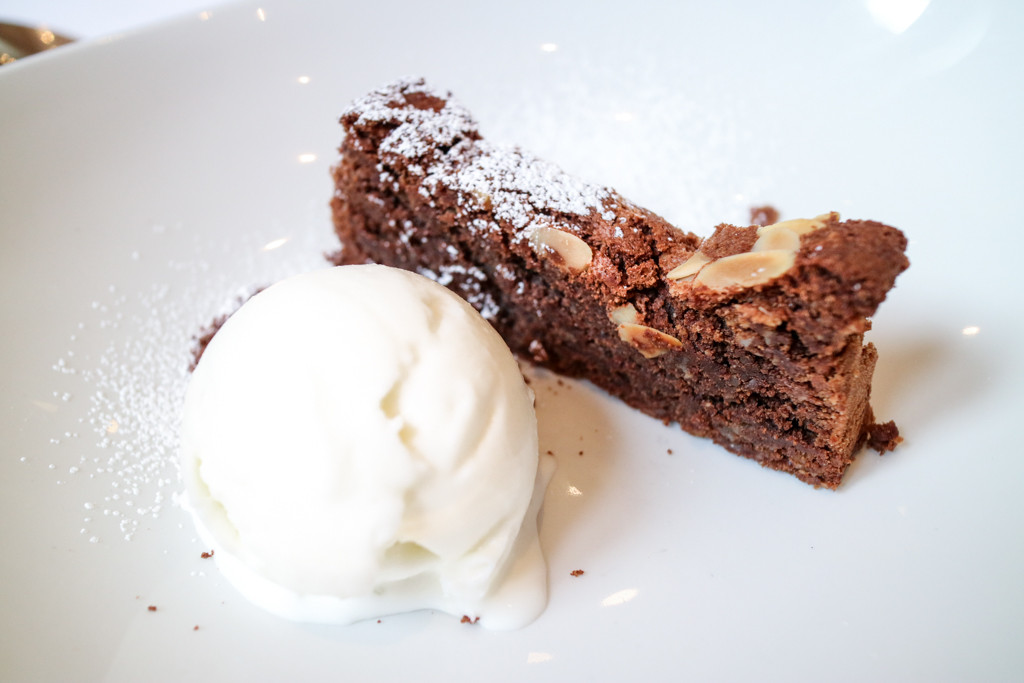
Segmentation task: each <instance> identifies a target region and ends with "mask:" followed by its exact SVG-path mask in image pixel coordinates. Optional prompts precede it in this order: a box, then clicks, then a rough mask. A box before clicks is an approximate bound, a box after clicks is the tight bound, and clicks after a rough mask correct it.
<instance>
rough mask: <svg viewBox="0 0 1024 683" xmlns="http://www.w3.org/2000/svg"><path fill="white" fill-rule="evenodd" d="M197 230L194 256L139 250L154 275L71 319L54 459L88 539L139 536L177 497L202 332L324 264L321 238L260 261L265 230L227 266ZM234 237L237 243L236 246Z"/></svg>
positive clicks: (176, 232) (173, 234)
mask: <svg viewBox="0 0 1024 683" xmlns="http://www.w3.org/2000/svg"><path fill="white" fill-rule="evenodd" d="M165 233H168V234H167V235H166V237H167V238H169V239H171V240H174V241H175V242H179V243H180V242H181V241H183V238H186V235H187V234H188V233H187V232H185V231H184V230H183V228H182V226H180V225H175V226H171V227H170V228H168V227H166V226H163V225H157V226H153V228H152V230H151V234H152V235H155V236H158V237H157V238H156V239H157V240H160V239H163V238H162V236H163V235H164V234H165ZM277 237H279V235H278V236H277ZM194 239H195V240H196V243H195V247H196V256H195V257H194V258H186V259H174V260H161V259H160V258H159V257H157V258H154V259H151V260H150V259H147V257H146V256H144V255H143V254H146V253H147V252H146V251H145V250H143V252H142V254H140V252H139V250H134V251H131V252H130V254H131V260H132V261H147V260H150V262H149V263H147V264H146V266H147V268H148V273H149V275H148V277H149V278H150V281H151V282H152V284H150V285H148V286H145V285H144V286H142V287H138V286H134V287H127V286H122V285H120V284H112V285H110V286H109V288H108V290H107V296H105V297H103V298H100V299H96V300H94V301H92V302H90V303H89V305H88V307H87V308H86V310H84V311H82V314H81V317H80V319H79V320H78V321H77V322H76V323H72V331H71V332H70V334H69V335H68V341H67V350H66V351H65V352H64V353H63V354H62V355H61V356H60V357H59V358H57V359H56V360H55V361H54V362H53V364H52V369H53V371H54V372H56V373H57V374H58V376H59V377H58V378H57V379H56V385H57V388H56V389H55V390H54V391H52V395H53V397H54V399H56V400H57V401H59V402H60V403H61V404H67V406H66V409H67V410H68V411H71V415H73V417H72V418H71V419H72V420H73V421H68V423H67V424H74V425H75V426H74V427H71V428H70V429H68V427H67V426H66V425H64V426H62V427H61V431H60V432H59V433H58V434H55V435H54V436H53V437H51V438H50V444H51V446H52V447H53V450H52V451H51V452H50V453H49V455H48V458H47V462H46V463H45V464H46V466H47V469H48V470H50V471H52V472H53V473H54V476H55V477H56V479H55V483H57V484H59V485H66V486H68V487H69V491H68V492H69V493H70V492H71V489H76V490H81V493H82V497H83V499H82V500H81V503H80V508H79V509H80V510H81V511H82V519H81V526H80V528H79V529H78V531H79V535H80V536H81V537H82V539H83V540H84V541H86V542H88V543H93V544H95V543H101V542H103V541H105V540H109V539H112V538H113V539H116V538H122V539H124V540H130V539H131V538H132V537H133V536H134V535H135V534H136V533H137V532H138V531H139V530H140V529H141V528H142V527H143V526H145V523H146V520H147V519H152V518H155V517H157V516H159V514H160V512H161V511H162V510H163V509H164V508H165V507H166V506H168V505H169V504H171V503H172V502H173V501H174V499H175V496H176V494H177V491H178V489H179V476H178V466H177V448H178V420H179V415H180V412H181V406H182V403H183V401H184V395H185V390H186V388H187V386H188V381H189V378H190V373H189V372H188V367H189V362H190V359H191V351H192V345H193V335H195V334H197V333H198V332H199V331H200V330H201V329H202V328H203V327H205V326H206V325H207V324H209V323H210V321H211V320H212V319H213V318H214V317H216V316H217V315H218V314H222V313H225V312H230V311H231V310H232V309H233V308H234V307H235V306H237V304H238V303H240V301H241V300H242V299H244V298H245V297H246V296H248V295H249V294H251V293H252V291H253V290H254V289H255V288H256V287H257V286H259V285H265V284H269V283H271V282H273V281H275V280H277V279H280V278H281V277H284V276H286V275H288V274H291V273H293V272H299V271H301V270H308V269H310V268H312V267H317V266H322V265H323V263H322V261H321V260H320V258H321V253H322V251H321V250H320V249H317V248H315V247H313V246H312V245H311V244H307V245H305V246H301V247H300V248H299V249H296V250H295V252H296V253H295V254H294V255H293V256H290V257H289V256H288V255H282V256H278V255H277V254H276V253H275V260H274V263H273V264H271V263H269V261H268V259H267V258H266V257H261V258H253V256H254V255H256V254H259V253H261V251H262V249H261V248H260V245H264V244H267V243H269V242H270V241H271V240H269V239H267V240H260V239H259V238H258V237H256V238H255V241H256V245H257V246H256V247H255V248H253V249H252V250H251V252H250V253H251V254H252V255H253V256H248V257H247V256H246V255H245V254H240V255H239V256H238V257H237V261H239V262H240V263H239V264H237V265H240V266H241V267H240V268H237V269H236V270H237V271H238V272H233V273H227V272H216V271H217V269H216V268H212V267H211V265H210V263H209V262H208V261H207V260H206V258H205V256H206V255H209V254H211V252H216V251H217V248H216V245H210V244H208V243H206V242H205V239H201V238H200V237H199V236H198V235H197V234H194ZM299 241H301V242H311V240H309V239H303V240H299ZM157 243H159V242H157ZM232 246H234V247H237V245H226V249H231V247H232ZM211 247H212V248H211ZM222 251H223V250H222ZM285 251H287V250H285ZM236 253H237V252H236ZM268 266H270V267H268ZM172 283H173V284H172ZM23 462H26V463H27V465H31V464H32V462H33V460H32V459H26V458H23ZM76 485H77V486H76Z"/></svg>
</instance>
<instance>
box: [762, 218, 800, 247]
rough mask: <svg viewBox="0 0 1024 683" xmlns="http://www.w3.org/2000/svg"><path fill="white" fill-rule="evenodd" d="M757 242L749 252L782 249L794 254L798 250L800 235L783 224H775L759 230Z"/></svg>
mask: <svg viewBox="0 0 1024 683" xmlns="http://www.w3.org/2000/svg"><path fill="white" fill-rule="evenodd" d="M757 235H758V237H757V241H756V242H754V246H753V248H752V249H751V251H773V250H776V249H783V250H785V251H792V252H796V251H798V250H799V249H800V235H799V234H798V233H796V232H794V231H793V230H790V229H789V227H788V226H787V225H786V224H785V223H776V224H775V225H768V226H765V227H764V228H760V229H758V231H757Z"/></svg>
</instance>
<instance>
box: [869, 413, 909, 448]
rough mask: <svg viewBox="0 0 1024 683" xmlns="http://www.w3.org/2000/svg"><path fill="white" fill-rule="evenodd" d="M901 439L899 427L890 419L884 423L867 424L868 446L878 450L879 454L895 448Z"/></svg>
mask: <svg viewBox="0 0 1024 683" xmlns="http://www.w3.org/2000/svg"><path fill="white" fill-rule="evenodd" d="M902 441H903V437H902V436H900V430H899V427H897V426H896V423H895V422H893V421H892V420H889V421H888V422H886V423H884V424H872V425H868V446H870V447H871V448H873V449H875V450H876V451H878V454H879V455H884V454H885V453H887V452H888V451H891V450H895V448H896V446H898V445H900V443H902Z"/></svg>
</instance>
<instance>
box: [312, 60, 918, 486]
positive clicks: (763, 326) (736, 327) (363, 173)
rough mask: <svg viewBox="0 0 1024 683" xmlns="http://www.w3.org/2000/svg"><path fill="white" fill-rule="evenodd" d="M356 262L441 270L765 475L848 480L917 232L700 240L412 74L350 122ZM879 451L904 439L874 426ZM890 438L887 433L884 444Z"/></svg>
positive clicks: (343, 217)
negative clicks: (890, 301)
mask: <svg viewBox="0 0 1024 683" xmlns="http://www.w3.org/2000/svg"><path fill="white" fill-rule="evenodd" d="M341 123H342V125H343V126H344V129H345V137H344V141H343V143H342V146H341V150H340V151H341V160H340V162H339V164H338V165H337V166H336V167H335V168H334V171H333V173H334V180H335V183H336V191H335V194H334V197H333V199H332V202H331V204H332V210H333V216H334V226H335V230H336V232H337V235H338V237H339V238H340V240H341V245H342V248H341V250H340V251H339V252H338V254H337V255H336V256H335V257H334V258H335V261H336V262H337V263H339V264H343V263H362V262H367V261H373V262H377V263H385V264H388V265H392V266H398V267H401V268H406V269H409V270H414V271H417V272H420V273H422V274H425V275H427V276H429V277H432V278H434V279H436V280H438V281H439V282H441V283H442V284H444V285H447V286H448V287H450V288H451V289H453V290H454V291H456V292H458V293H459V294H461V295H462V296H463V297H465V298H466V299H467V300H469V301H470V302H471V303H472V304H473V305H474V306H475V307H476V308H477V309H478V310H479V311H480V313H481V314H482V315H483V316H484V317H485V318H486V319H488V320H489V321H490V322H491V323H492V324H493V325H494V326H495V328H497V330H498V331H499V332H500V333H501V334H502V336H503V337H504V338H505V340H506V341H507V342H508V344H509V346H510V347H511V348H512V349H513V350H514V351H516V352H518V353H519V354H522V355H526V356H528V357H529V358H531V359H533V360H534V361H535V362H536V363H539V364H541V365H544V366H547V367H549V368H551V369H553V370H555V371H557V372H560V373H564V374H566V375H571V376H576V377H584V378H587V379H589V380H590V381H591V382H593V383H594V384H596V385H598V386H600V387H603V388H604V389H605V390H607V391H608V392H610V393H611V394H613V395H615V396H618V397H619V398H621V399H622V400H624V401H626V402H627V403H628V404H630V405H632V406H634V407H636V408H638V409H640V410H642V411H644V412H646V413H649V414H650V415H653V416H655V417H658V418H660V419H662V420H664V421H665V422H678V423H679V424H680V425H681V426H682V428H683V429H685V430H686V431H688V432H690V433H692V434H697V435H700V436H705V437H709V438H711V439H714V440H715V441H716V442H718V443H720V444H721V445H723V446H724V447H725V448H727V449H729V450H731V451H733V452H735V453H738V454H740V455H743V456H746V457H749V458H752V459H754V460H756V461H758V462H760V463H761V464H762V465H764V466H766V467H771V468H774V469H778V470H783V471H785V472H790V473H792V474H794V475H796V476H797V477H799V478H800V479H802V480H804V481H806V482H808V483H810V484H813V485H815V486H827V487H829V488H835V487H836V486H838V485H839V483H840V480H841V479H842V476H843V472H844V471H845V470H846V468H847V467H848V465H849V464H850V462H851V461H852V460H853V458H854V455H855V454H856V451H857V450H858V448H859V446H860V445H861V444H862V443H863V442H864V440H865V438H866V437H867V436H868V433H869V431H871V428H872V422H873V416H872V413H871V409H870V407H869V405H868V398H869V394H870V391H871V375H872V371H873V369H874V366H875V359H876V352H875V348H874V347H873V346H872V345H871V344H865V343H864V341H863V333H864V332H865V331H866V330H867V329H868V328H869V327H870V323H869V321H868V316H870V315H872V314H873V313H874V312H875V310H876V308H877V307H878V305H879V304H880V303H881V302H882V300H883V299H885V296H886V293H887V292H888V291H889V289H890V288H891V287H892V286H893V283H894V281H895V279H896V276H897V275H898V274H899V273H900V272H902V271H903V270H904V269H905V268H906V267H907V266H908V262H907V259H906V258H905V256H904V254H903V251H904V249H905V247H906V239H905V238H904V236H903V234H902V233H901V232H900V231H898V230H896V229H895V228H891V227H888V226H885V225H882V224H880V223H875V222H872V221H845V222H843V221H840V219H839V216H838V215H836V214H834V213H830V214H825V215H822V216H818V217H817V218H814V219H809V220H797V221H785V222H782V223H776V224H774V225H771V226H746V227H744V226H731V225H720V226H718V227H717V228H716V229H715V232H714V234H713V235H712V236H711V237H709V238H707V239H705V240H702V239H701V238H699V237H697V236H695V235H692V234H689V233H686V232H683V231H681V230H678V229H677V228H675V227H673V226H671V225H669V224H668V223H667V222H665V221H664V220H663V219H662V218H660V217H658V216H657V215H655V214H653V213H651V212H650V211H647V210H645V209H642V208H640V207H638V206H636V205H634V204H632V203H631V202H629V201H628V200H627V199H625V198H623V197H622V196H620V195H619V194H618V193H616V192H615V191H614V190H611V189H608V188H605V187H599V186H595V185H591V184H588V183H585V182H582V181H580V180H578V179H576V178H573V177H571V176H569V175H567V174H565V173H563V172H561V171H560V170H559V169H557V168H556V167H554V166H552V165H550V164H548V163H546V162H544V161H541V160H539V159H536V158H534V157H532V156H530V155H528V154H526V153H524V152H522V151H521V150H519V149H517V148H504V147H499V146H495V145H492V144H490V143H488V142H487V141H485V140H483V139H482V138H481V136H480V134H479V132H478V131H477V126H476V123H475V122H474V120H473V119H472V117H471V116H470V115H469V113H468V112H467V111H466V110H465V109H464V108H462V107H461V106H460V105H459V104H457V103H456V102H454V101H452V100H451V99H450V95H448V94H446V93H439V92H436V91H434V90H432V89H431V88H429V87H428V86H427V85H426V84H425V83H424V82H423V81H419V80H403V81H400V82H397V83H394V84H392V85H390V86H388V87H385V88H383V89H381V90H378V91H375V92H373V93H370V94H369V95H368V96H366V97H364V98H362V99H360V100H358V101H356V102H355V103H354V104H353V105H352V107H351V108H349V109H348V110H347V111H346V112H345V113H344V114H343V116H342V117H341ZM873 434H874V437H875V438H874V439H873V441H874V442H878V443H880V444H881V445H882V447H885V446H888V445H891V444H892V442H893V441H894V440H895V439H897V438H898V437H897V436H896V435H895V432H894V431H893V429H892V428H891V427H889V428H887V429H875V430H874V431H873ZM886 435H887V436H886Z"/></svg>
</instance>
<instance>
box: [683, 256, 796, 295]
mask: <svg viewBox="0 0 1024 683" xmlns="http://www.w3.org/2000/svg"><path fill="white" fill-rule="evenodd" d="M795 260H796V255H795V254H794V253H793V252H791V251H787V250H785V249H773V250H770V251H749V252H745V253H742V254H734V255H732V256H725V257H723V258H720V259H718V260H716V261H714V262H712V263H710V264H708V265H707V266H705V267H704V268H703V269H702V270H701V271H700V273H698V274H697V277H695V278H694V280H693V281H694V282H695V283H700V284H702V285H705V286H707V287H711V288H712V289H727V288H729V287H752V286H754V285H759V284H762V283H764V282H768V281H769V280H773V279H775V278H777V277H779V276H780V275H782V274H783V273H785V272H786V271H787V270H789V269H790V268H791V267H792V266H793V262H794V261H795Z"/></svg>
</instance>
